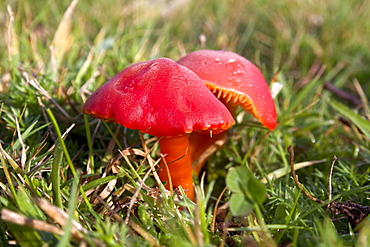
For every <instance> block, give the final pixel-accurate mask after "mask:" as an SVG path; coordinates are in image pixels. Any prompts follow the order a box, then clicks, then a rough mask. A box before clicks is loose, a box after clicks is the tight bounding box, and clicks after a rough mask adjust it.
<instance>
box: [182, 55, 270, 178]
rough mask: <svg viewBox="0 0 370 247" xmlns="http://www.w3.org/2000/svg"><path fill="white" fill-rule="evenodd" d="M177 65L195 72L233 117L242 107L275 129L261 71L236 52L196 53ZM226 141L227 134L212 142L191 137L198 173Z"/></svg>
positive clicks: (268, 94) (208, 139)
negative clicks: (215, 150)
mask: <svg viewBox="0 0 370 247" xmlns="http://www.w3.org/2000/svg"><path fill="white" fill-rule="evenodd" d="M177 62H178V63H179V64H181V65H183V66H185V67H187V68H189V69H190V70H192V71H193V72H195V73H196V74H197V75H198V76H199V77H200V79H202V81H203V82H204V84H205V85H206V86H207V87H208V88H209V89H210V90H211V91H212V92H213V94H214V95H215V96H216V97H217V98H219V100H220V101H222V102H223V103H224V104H225V105H226V106H227V108H228V109H229V110H230V112H231V113H232V114H233V115H235V111H236V108H237V106H241V107H242V108H243V109H244V110H246V111H248V112H250V113H251V114H252V115H254V116H255V117H256V118H257V119H258V120H259V121H260V122H261V123H262V124H263V125H264V126H266V127H267V128H268V129H270V130H273V129H275V127H276V125H277V122H276V109H275V103H274V100H273V99H272V97H271V94H270V90H269V87H268V85H267V83H266V81H265V79H264V77H263V75H262V73H261V71H260V70H259V69H258V68H257V67H256V66H255V65H254V64H253V63H251V62H250V61H248V60H247V59H245V58H244V57H242V56H240V55H238V54H236V53H234V52H229V51H220V50H198V51H194V52H191V53H189V54H188V55H186V56H185V57H182V58H181V59H180V60H179V61H177ZM225 138H226V133H225V132H224V133H222V134H219V135H218V136H214V137H213V139H212V138H210V137H209V136H204V135H199V134H197V133H195V134H192V135H191V136H190V144H191V145H192V148H191V150H192V156H193V157H192V159H193V167H194V170H195V172H196V173H199V171H200V170H201V168H202V166H203V164H204V162H205V160H206V158H207V156H209V155H210V154H211V153H212V151H209V150H208V149H212V148H214V146H215V145H214V143H215V141H217V140H220V141H224V140H225ZM207 150H208V152H207ZM204 153H206V155H203V154H204Z"/></svg>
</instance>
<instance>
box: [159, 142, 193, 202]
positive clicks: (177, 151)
mask: <svg viewBox="0 0 370 247" xmlns="http://www.w3.org/2000/svg"><path fill="white" fill-rule="evenodd" d="M159 145H160V148H161V153H162V154H163V155H164V159H165V161H166V164H167V166H168V171H169V174H168V172H167V169H166V164H165V163H164V161H163V160H162V161H161V163H160V167H161V169H160V170H159V173H158V175H159V178H160V179H161V181H162V182H167V183H166V184H165V187H166V189H168V190H170V189H171V188H170V184H171V183H170V181H169V179H170V178H171V182H172V186H173V187H174V188H176V187H178V186H181V187H182V188H183V189H184V191H185V193H186V195H187V196H188V198H189V199H191V200H194V188H193V174H192V167H191V155H190V150H189V140H188V136H187V135H182V136H174V137H169V138H167V137H163V138H162V139H160V141H159Z"/></svg>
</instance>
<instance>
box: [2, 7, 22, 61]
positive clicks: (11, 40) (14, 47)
mask: <svg viewBox="0 0 370 247" xmlns="http://www.w3.org/2000/svg"><path fill="white" fill-rule="evenodd" d="M8 15H9V20H8V25H7V34H6V35H5V37H6V43H7V46H8V59H9V61H12V60H13V57H14V56H17V55H19V44H18V43H19V42H18V38H17V35H16V33H15V30H14V12H13V10H12V8H11V7H10V5H8Z"/></svg>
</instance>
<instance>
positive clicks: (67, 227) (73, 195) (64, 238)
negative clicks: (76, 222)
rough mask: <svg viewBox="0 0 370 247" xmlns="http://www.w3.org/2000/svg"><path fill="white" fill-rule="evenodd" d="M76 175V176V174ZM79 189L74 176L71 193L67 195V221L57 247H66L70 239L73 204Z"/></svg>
mask: <svg viewBox="0 0 370 247" xmlns="http://www.w3.org/2000/svg"><path fill="white" fill-rule="evenodd" d="M76 175H77V174H76ZM78 187H79V179H78V176H75V177H74V179H73V183H72V188H71V193H70V195H69V203H68V211H67V213H68V216H69V217H68V219H67V222H66V225H65V226H64V227H63V230H64V235H63V236H62V238H61V239H60V241H59V242H58V245H57V247H64V246H68V244H69V242H70V239H71V236H72V234H71V231H72V220H73V215H74V210H75V204H76V201H77V190H78Z"/></svg>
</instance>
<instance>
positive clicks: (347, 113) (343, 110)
mask: <svg viewBox="0 0 370 247" xmlns="http://www.w3.org/2000/svg"><path fill="white" fill-rule="evenodd" d="M328 103H329V104H330V106H332V107H333V108H334V109H335V110H336V111H338V112H339V113H340V114H342V115H343V117H344V118H347V119H348V120H350V121H351V122H353V123H354V124H355V125H356V126H357V127H358V128H359V129H360V130H361V131H362V133H363V134H364V135H365V136H366V137H367V138H368V139H370V121H369V120H366V119H364V118H362V117H361V116H360V115H359V114H357V113H355V112H354V111H352V110H351V109H350V108H348V107H347V106H345V105H343V104H342V103H339V102H338V101H336V100H332V99H329V100H328Z"/></svg>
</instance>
